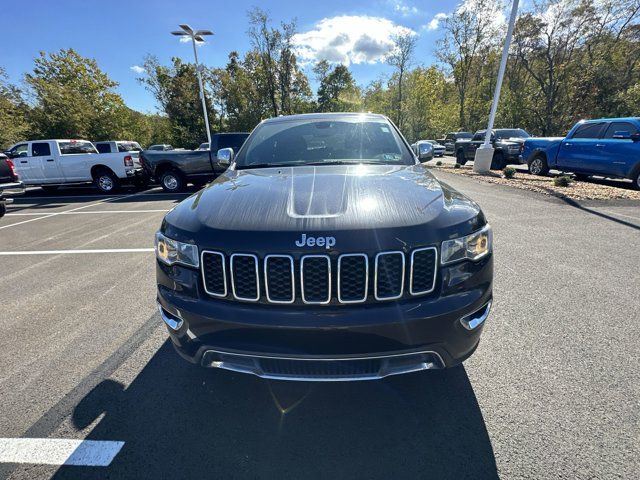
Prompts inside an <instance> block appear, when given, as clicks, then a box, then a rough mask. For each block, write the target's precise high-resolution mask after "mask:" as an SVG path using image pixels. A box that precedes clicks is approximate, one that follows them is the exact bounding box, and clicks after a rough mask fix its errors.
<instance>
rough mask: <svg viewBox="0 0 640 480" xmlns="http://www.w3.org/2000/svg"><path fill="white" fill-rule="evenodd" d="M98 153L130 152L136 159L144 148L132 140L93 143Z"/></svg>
mask: <svg viewBox="0 0 640 480" xmlns="http://www.w3.org/2000/svg"><path fill="white" fill-rule="evenodd" d="M93 144H94V145H95V146H96V150H98V153H116V152H130V153H131V154H132V156H133V157H134V158H138V155H137V154H138V153H139V152H141V151H142V147H141V146H140V144H139V143H138V142H132V141H130V140H108V141H104V142H93Z"/></svg>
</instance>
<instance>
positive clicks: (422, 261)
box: [409, 247, 438, 295]
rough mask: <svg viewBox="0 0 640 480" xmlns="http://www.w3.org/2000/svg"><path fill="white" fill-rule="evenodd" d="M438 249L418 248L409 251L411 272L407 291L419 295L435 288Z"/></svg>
mask: <svg viewBox="0 0 640 480" xmlns="http://www.w3.org/2000/svg"><path fill="white" fill-rule="evenodd" d="M437 263H438V250H437V249H436V248H435V247H427V248H418V249H416V250H414V251H413V252H411V273H410V275H409V277H410V280H409V292H410V293H411V295H421V294H425V293H430V292H433V289H434V288H436V272H437V270H436V264H437Z"/></svg>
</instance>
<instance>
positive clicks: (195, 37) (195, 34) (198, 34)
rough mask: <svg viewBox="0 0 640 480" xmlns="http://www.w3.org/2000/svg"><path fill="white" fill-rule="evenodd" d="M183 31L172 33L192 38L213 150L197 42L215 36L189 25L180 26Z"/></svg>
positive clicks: (206, 123)
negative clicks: (208, 36)
mask: <svg viewBox="0 0 640 480" xmlns="http://www.w3.org/2000/svg"><path fill="white" fill-rule="evenodd" d="M180 28H182V31H176V32H171V34H172V35H176V36H188V37H190V38H191V44H192V45H193V56H194V57H195V60H196V75H197V76H198V85H199V87H200V100H201V101H202V112H203V113H204V124H205V127H206V129H207V141H208V142H209V149H211V129H210V128H209V115H208V114H207V102H206V99H205V96H204V86H203V84H202V72H201V68H200V64H199V63H198V51H197V49H196V41H198V42H204V38H202V37H203V36H205V35H213V32H212V31H210V30H196V31H194V30H193V29H192V28H191V27H190V26H189V25H186V24H185V25H180Z"/></svg>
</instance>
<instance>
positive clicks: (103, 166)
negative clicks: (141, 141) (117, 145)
mask: <svg viewBox="0 0 640 480" xmlns="http://www.w3.org/2000/svg"><path fill="white" fill-rule="evenodd" d="M5 154H6V155H7V156H8V157H9V158H11V159H13V161H14V165H15V167H16V170H17V172H18V175H20V179H21V180H22V181H23V182H24V184H25V185H30V186H41V187H42V188H43V189H44V190H47V191H55V190H56V189H57V188H58V187H59V186H60V185H69V184H82V183H89V182H93V184H94V185H95V186H96V187H97V188H98V189H99V190H100V191H101V192H103V193H111V192H113V191H115V190H116V189H117V188H118V187H119V186H120V185H121V184H123V183H134V182H136V181H138V180H139V176H140V175H143V174H144V171H143V170H142V167H141V166H139V165H138V166H136V164H135V163H134V159H133V155H132V154H131V152H117V153H101V154H99V153H98V151H97V150H96V147H95V146H94V145H93V143H91V142H89V141H87V140H34V141H26V142H20V143H17V144H16V145H14V146H12V147H11V148H10V149H9V150H7V151H6V152H5Z"/></svg>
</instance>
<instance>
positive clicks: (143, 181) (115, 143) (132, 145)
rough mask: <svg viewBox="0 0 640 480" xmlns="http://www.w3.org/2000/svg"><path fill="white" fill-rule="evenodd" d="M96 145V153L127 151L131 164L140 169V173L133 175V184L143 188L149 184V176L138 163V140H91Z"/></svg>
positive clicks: (139, 147) (139, 148) (140, 149)
mask: <svg viewBox="0 0 640 480" xmlns="http://www.w3.org/2000/svg"><path fill="white" fill-rule="evenodd" d="M93 144H94V145H95V146H96V150H98V153H118V152H120V153H123V152H127V153H129V155H131V158H133V165H134V166H135V167H136V168H137V169H138V170H140V171H141V173H140V174H138V175H136V176H135V179H134V184H135V185H136V186H137V187H140V188H144V187H146V186H147V185H148V184H149V176H148V175H147V174H146V173H145V172H144V170H142V165H141V164H140V152H141V151H142V147H141V146H140V144H139V143H138V142H133V141H131V140H108V141H103V142H93Z"/></svg>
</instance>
